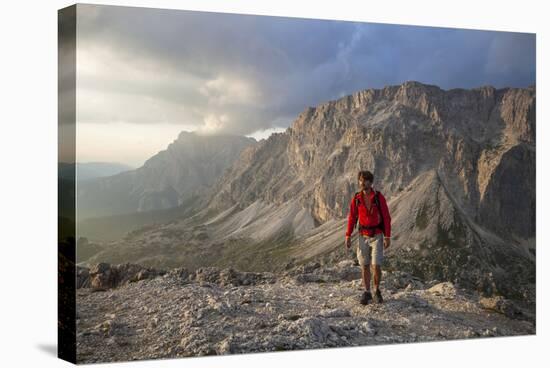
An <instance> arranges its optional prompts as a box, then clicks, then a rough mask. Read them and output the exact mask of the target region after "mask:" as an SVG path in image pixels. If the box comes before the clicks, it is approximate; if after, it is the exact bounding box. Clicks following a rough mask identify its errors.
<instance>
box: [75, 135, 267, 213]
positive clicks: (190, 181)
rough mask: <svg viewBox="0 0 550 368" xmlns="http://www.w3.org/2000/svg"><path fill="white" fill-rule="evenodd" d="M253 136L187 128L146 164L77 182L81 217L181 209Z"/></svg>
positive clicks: (221, 171) (250, 142)
mask: <svg viewBox="0 0 550 368" xmlns="http://www.w3.org/2000/svg"><path fill="white" fill-rule="evenodd" d="M255 142H256V141H255V140H254V139H253V138H247V137H243V136H234V135H212V136H207V135H200V134H197V133H194V132H186V131H183V132H181V133H180V134H179V136H178V138H177V139H176V140H175V141H174V142H172V143H170V144H169V145H168V147H167V148H166V149H165V150H163V151H160V152H159V153H157V154H156V155H154V156H153V157H151V158H150V159H148V160H147V161H146V162H145V163H144V165H143V166H141V167H139V168H137V169H135V170H130V171H125V172H122V173H119V174H116V175H112V176H108V177H103V178H97V179H92V180H86V181H84V182H81V183H79V185H78V219H79V221H80V220H84V219H86V218H90V217H102V216H111V215H120V214H130V213H135V212H144V211H152V210H161V209H167V208H172V207H177V206H178V205H180V204H182V203H183V202H184V201H186V200H188V199H190V198H192V197H194V196H197V195H198V194H199V193H201V192H202V191H204V189H205V188H207V187H209V186H212V185H213V184H214V183H215V182H216V180H217V179H218V178H219V176H220V175H222V174H223V172H224V170H225V169H226V168H228V167H229V166H230V165H231V164H232V163H233V161H234V160H235V159H236V157H237V156H238V155H239V153H240V152H241V151H242V150H243V149H244V148H245V147H247V146H249V145H251V144H254V143H255Z"/></svg>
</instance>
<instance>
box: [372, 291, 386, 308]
mask: <svg viewBox="0 0 550 368" xmlns="http://www.w3.org/2000/svg"><path fill="white" fill-rule="evenodd" d="M374 302H375V303H378V304H380V303H383V302H384V299H383V298H382V293H381V292H380V289H377V290H376V292H375V293H374Z"/></svg>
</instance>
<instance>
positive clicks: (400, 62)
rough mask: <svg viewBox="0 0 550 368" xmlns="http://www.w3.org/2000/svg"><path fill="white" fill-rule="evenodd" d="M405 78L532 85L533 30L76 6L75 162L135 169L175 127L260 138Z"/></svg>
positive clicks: (450, 84) (446, 84) (451, 84)
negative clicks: (315, 109)
mask: <svg viewBox="0 0 550 368" xmlns="http://www.w3.org/2000/svg"><path fill="white" fill-rule="evenodd" d="M410 80H415V81H419V82H422V83H426V84H435V85H438V86H439V87H441V88H443V89H451V88H475V87H479V86H482V85H492V86H494V87H496V88H503V87H526V86H529V85H533V84H535V35H534V34H529V33H513V32H496V31H478V30H465V29H451V28H436V27H419V26H403V25H393V24H380V23H358V22H346V21H331V20H315V19H304V18H287V17H274V16H272V17H270V16H255V15H240V14H224V13H209V12H197V11H184V10H165V9H153V8H138V7H117V6H106V5H89V4H79V5H78V10H77V87H76V90H77V105H76V106H77V114H76V121H77V155H78V161H80V162H86V161H108V162H120V163H125V164H129V165H132V166H140V165H141V164H143V162H144V161H145V160H146V159H147V158H149V157H150V156H152V155H154V154H155V153H157V152H158V151H160V150H162V149H164V148H166V146H167V145H168V144H169V143H170V142H172V141H173V140H174V139H175V138H176V137H177V135H178V133H179V132H180V131H182V130H188V131H195V132H197V133H200V134H217V133H229V134H239V135H247V136H252V137H254V138H256V139H261V138H266V137H268V136H269V135H270V134H271V133H273V132H280V131H284V130H285V129H286V128H287V127H288V126H290V125H291V124H292V122H293V120H294V119H295V117H296V116H297V115H298V114H299V113H300V112H301V111H303V110H304V109H305V108H307V107H308V106H315V105H318V104H320V103H322V102H325V101H328V100H333V99H336V98H339V97H342V96H345V95H348V94H351V93H354V92H356V91H359V90H364V89H368V88H383V87H384V86H387V85H396V84H401V83H403V82H405V81H410Z"/></svg>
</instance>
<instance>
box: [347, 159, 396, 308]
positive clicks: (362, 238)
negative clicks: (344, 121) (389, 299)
mask: <svg viewBox="0 0 550 368" xmlns="http://www.w3.org/2000/svg"><path fill="white" fill-rule="evenodd" d="M357 179H358V181H359V189H360V191H359V192H357V193H355V194H354V196H353V198H352V199H351V203H350V210H349V216H348V227H347V230H346V242H345V246H346V248H347V249H349V248H350V247H351V234H353V230H354V228H355V225H356V223H357V220H359V226H358V229H357V232H358V237H359V246H358V247H357V259H358V261H359V265H360V266H361V276H362V279H363V285H364V287H365V291H364V292H363V294H362V295H361V299H360V303H361V304H368V303H369V301H371V300H374V302H376V303H382V302H383V298H382V293H381V292H380V278H381V276H382V271H381V270H380V266H381V264H382V260H383V259H384V249H386V248H388V247H389V246H390V236H391V217H390V211H389V209H388V205H387V203H386V199H385V198H384V196H383V195H382V193H380V192H379V191H376V190H374V189H373V187H372V182H373V180H374V175H373V174H372V173H371V172H370V171H366V170H365V171H359V173H358V174H357ZM371 267H372V273H373V283H374V299H373V296H372V294H371V292H370V278H371V271H370V268H371Z"/></svg>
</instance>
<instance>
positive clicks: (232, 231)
mask: <svg viewBox="0 0 550 368" xmlns="http://www.w3.org/2000/svg"><path fill="white" fill-rule="evenodd" d="M58 35H59V126H58V128H59V130H58V132H59V166H58V181H59V187H58V189H59V193H58V194H59V196H58V198H59V211H58V221H59V239H58V249H59V270H58V274H59V295H58V297H59V356H60V357H61V358H63V359H66V360H69V361H72V362H75V363H98V362H118V361H132V360H143V359H157V358H158V359H161V358H180V357H197V356H204V355H221V354H233V355H234V354H245V353H261V352H268V351H288V350H304V349H319V348H324V349H326V348H348V347H354V346H369V345H377V344H398V343H416V342H428V341H431V342H437V341H445V340H455V339H480V338H487V337H497V336H515V335H531V334H535V333H536V315H535V306H536V295H535V285H536V277H535V258H536V242H535V234H536V232H535V230H536V229H535V205H536V196H535V193H536V192H535V175H536V172H535V167H536V145H535V133H536V113H535V112H536V85H535V81H536V78H535V77H536V66H535V52H536V50H535V34H532V33H520V32H504V31H492V30H472V29H454V28H438V27H429V26H411V25H402V24H380V23H369V22H352V21H341V20H330V19H323V20H321V19H307V18H293V17H279V16H277V17H276V16H267V15H262V16H260V15H246V14H229V13H215V12H199V11H186V10H170V9H154V8H139V7H119V6H107V5H88V4H77V5H73V6H70V7H68V8H64V9H61V10H60V11H59V33H58Z"/></svg>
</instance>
